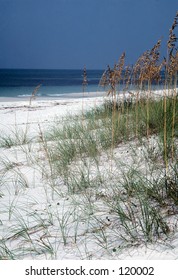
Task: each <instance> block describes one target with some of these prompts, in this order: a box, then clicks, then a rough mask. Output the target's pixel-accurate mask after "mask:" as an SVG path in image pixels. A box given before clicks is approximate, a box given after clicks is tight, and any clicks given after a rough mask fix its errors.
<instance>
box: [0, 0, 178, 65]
mask: <svg viewBox="0 0 178 280" xmlns="http://www.w3.org/2000/svg"><path fill="white" fill-rule="evenodd" d="M177 10H178V1H177V0H0V68H27V69H28V68H34V69H36V68H37V69H42V68H45V69H80V68H83V66H84V65H86V67H87V68H88V69H104V68H106V66H107V64H110V65H113V64H114V63H115V62H117V60H118V58H119V57H120V55H121V54H122V52H123V51H125V52H126V58H127V63H128V64H132V63H134V62H135V61H136V59H137V58H138V56H139V55H141V54H142V53H143V52H144V51H145V50H147V49H150V48H152V46H153V45H154V44H155V43H156V42H157V40H158V39H160V38H162V41H163V46H162V51H163V53H164V55H165V52H166V48H165V46H166V41H167V38H168V33H169V28H170V27H171V25H172V22H173V19H174V16H175V14H176V11H177Z"/></svg>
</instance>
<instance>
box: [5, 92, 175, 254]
mask: <svg viewBox="0 0 178 280" xmlns="http://www.w3.org/2000/svg"><path fill="white" fill-rule="evenodd" d="M0 101H1V102H0V134H1V136H5V135H6V136H7V135H11V136H13V135H14V133H21V131H25V129H26V128H27V127H28V133H29V134H30V136H31V137H32V136H37V135H38V134H39V124H40V127H41V128H42V129H43V130H44V131H45V130H46V129H47V128H48V127H49V126H50V125H51V124H54V121H55V120H56V119H57V118H59V119H61V122H62V118H63V117H65V116H66V115H67V116H69V115H70V116H71V118H72V116H73V115H75V114H77V113H80V112H81V111H82V110H83V111H86V110H88V109H89V108H92V107H95V106H97V105H99V104H101V103H102V102H103V98H102V97H97V98H96V97H95V98H85V99H81V98H70V99H69V98H67V99H60V100H46V99H45V100H34V101H32V104H31V106H29V101H28V100H23V101H17V100H14V101H10V100H8V101H7V100H3V101H2V99H1V100H0ZM15 131H16V132H15ZM18 131H19V132H18ZM19 135H20V134H19ZM128 149H129V146H128V145H127V144H124V145H121V146H120V147H118V148H117V149H116V150H115V154H116V156H118V157H121V155H122V156H124V157H125V158H126V160H127V161H128V162H130V164H131V163H132V159H130V158H129V155H128V153H127V151H128ZM28 154H29V158H28V156H27V155H28ZM30 155H34V157H35V161H33V158H30ZM126 155H127V156H126ZM137 157H138V161H139V151H138V154H137ZM0 159H1V160H0V174H3V170H4V168H5V165H6V166H7V164H9V163H11V166H12V165H14V168H12V169H11V170H10V171H9V172H7V173H6V174H5V175H4V177H3V178H2V181H1V182H0V242H1V243H2V244H3V242H4V241H5V240H6V242H5V243H6V246H8V249H9V250H10V251H12V252H14V253H16V257H17V258H19V259H21V258H23V259H31V258H32V259H45V258H47V259H50V258H56V259H90V258H91V259H177V257H178V231H177V229H176V231H175V233H173V234H172V235H171V237H170V239H169V240H168V241H167V243H166V242H165V241H164V242H161V240H159V242H157V243H155V244H150V245H147V246H145V245H138V246H133V247H131V248H126V249H125V250H123V251H122V252H121V253H119V252H118V250H117V251H116V252H115V251H114V250H113V249H114V246H117V245H118V246H120V244H121V241H120V240H119V238H118V234H117V230H118V229H116V230H115V236H114V237H113V229H112V230H111V229H110V224H111V225H112V227H113V226H114V222H115V221H114V216H113V217H112V215H110V214H109V213H108V209H107V208H106V207H105V206H104V205H103V204H102V202H101V201H100V200H96V201H94V206H95V210H94V211H95V213H94V214H95V219H93V218H92V213H89V212H90V211H91V209H90V207H89V202H88V200H87V199H88V198H89V197H90V199H91V200H92V199H93V200H94V197H93V196H92V190H88V193H87V195H88V197H87V196H82V195H80V194H75V195H71V194H70V195H69V194H68V193H67V188H66V186H65V184H64V182H63V181H62V179H60V178H59V180H58V186H59V188H60V190H61V193H60V194H56V193H54V192H53V190H52V188H50V187H49V182H47V181H45V180H46V179H44V176H43V173H42V171H41V170H44V172H45V170H46V171H47V170H48V168H49V167H48V166H47V165H46V163H45V156H44V153H43V152H42V151H41V147H40V145H39V144H35V143H33V144H32V145H31V146H29V145H24V146H23V147H19V146H14V147H11V148H0ZM37 162H38V164H37ZM141 164H143V162H142V159H141V154H140V165H141ZM108 166H109V162H107V160H105V157H104V155H103V168H109V167H108ZM1 176H2V175H1ZM20 177H21V178H22V179H21V180H22V182H21V183H20V181H19V178H20ZM24 182H26V187H24V185H25V183H24ZM102 191H103V192H105V191H106V190H105V189H103V190H102V187H101V189H100V192H101V193H102ZM108 215H110V216H111V218H110V219H111V220H109V221H108V218H107V217H108ZM76 217H78V218H76ZM86 217H87V222H86V220H85V219H86ZM96 217H97V218H98V219H100V220H103V225H104V226H103V229H102V232H105V234H106V237H107V239H108V244H107V245H108V249H107V250H106V248H105V245H106V244H104V243H103V244H101V243H100V242H101V240H102V237H101V236H99V234H98V231H99V230H101V224H100V228H99V227H98V224H97V220H96ZM40 222H41V226H40ZM174 224H175V223H174ZM25 227H26V228H28V234H29V235H30V238H31V240H32V243H31V244H30V242H27V240H29V239H28V237H23V233H21V234H20V233H19V232H20V231H22V229H23V228H25ZM18 229H19V231H18ZM18 234H19V235H18ZM111 236H112V237H111ZM110 237H111V238H113V240H109V239H110ZM65 238H66V245H64V242H65V240H64V239H65ZM75 238H76V240H75ZM99 240H100V241H99ZM75 241H76V242H75ZM112 242H113V243H112ZM112 244H114V245H112ZM33 246H34V248H35V250H36V252H35V251H33ZM48 248H50V249H49V250H48ZM51 248H52V249H51ZM25 249H26V250H27V251H25ZM51 250H53V252H52V251H51Z"/></svg>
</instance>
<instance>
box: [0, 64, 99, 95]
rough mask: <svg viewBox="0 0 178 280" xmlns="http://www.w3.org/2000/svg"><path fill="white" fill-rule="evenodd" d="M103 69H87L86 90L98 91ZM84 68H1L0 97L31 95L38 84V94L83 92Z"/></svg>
mask: <svg viewBox="0 0 178 280" xmlns="http://www.w3.org/2000/svg"><path fill="white" fill-rule="evenodd" d="M102 74H103V70H87V80H88V85H87V86H86V87H85V91H86V92H97V91H101V90H103V89H101V88H99V86H98V84H99V80H100V78H101V76H102ZM82 82H83V70H62V69H61V70H44V69H43V70H30V69H28V70H24V69H0V97H11V98H12V97H13V98H14V97H15V98H24V97H28V96H31V94H32V92H33V91H34V89H35V88H36V87H37V86H38V85H41V86H40V87H39V90H38V92H37V93H36V96H40V97H48V98H49V97H52V98H55V97H60V96H62V95H63V94H65V95H68V94H70V93H82V92H83V86H82Z"/></svg>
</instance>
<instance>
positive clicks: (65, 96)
mask: <svg viewBox="0 0 178 280" xmlns="http://www.w3.org/2000/svg"><path fill="white" fill-rule="evenodd" d="M104 95H105V92H104V91H102V92H87V91H86V92H84V93H81V92H76V93H63V94H58V95H56V96H53V95H52V96H36V98H35V99H34V100H32V102H33V101H43V100H44V101H51V100H52V101H54V100H59V101H60V100H64V99H65V100H66V99H82V98H84V99H86V98H94V97H103V96H104ZM20 101H27V102H29V101H30V96H26V97H25V96H22V97H18V96H17V97H5V96H0V103H1V102H20Z"/></svg>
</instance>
